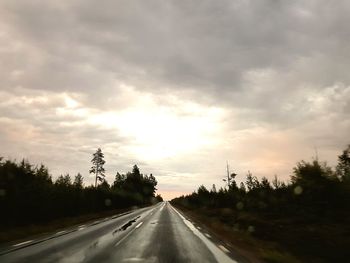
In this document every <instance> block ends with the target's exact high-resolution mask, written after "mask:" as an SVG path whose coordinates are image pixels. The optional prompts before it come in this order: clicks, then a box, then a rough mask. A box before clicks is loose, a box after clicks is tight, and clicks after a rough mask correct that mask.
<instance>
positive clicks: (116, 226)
mask: <svg viewBox="0 0 350 263" xmlns="http://www.w3.org/2000/svg"><path fill="white" fill-rule="evenodd" d="M200 231H201V230H199V229H198V228H196V227H195V226H194V225H193V224H192V223H191V222H190V221H188V220H187V219H185V218H184V217H183V215H181V214H180V213H179V212H178V211H177V210H176V209H175V208H174V207H172V206H171V205H170V204H169V203H168V202H163V203H159V204H157V205H155V206H151V207H147V208H142V209H138V210H135V211H133V212H131V213H128V214H125V215H122V216H118V217H115V218H107V219H105V220H101V221H100V222H95V223H94V224H90V225H81V226H79V227H78V228H75V229H69V230H67V231H60V232H58V233H56V234H55V235H53V236H50V237H46V238H44V239H40V240H27V241H24V242H21V243H19V244H14V245H12V246H11V247H7V248H3V249H2V250H1V251H0V262H2V263H5V262H101V263H102V262H201V263H202V262H203V263H205V262H238V261H235V260H233V259H232V254H231V253H230V252H229V251H228V250H227V249H226V248H225V247H224V246H223V245H222V244H220V242H215V241H213V240H212V239H211V237H210V236H209V235H208V234H205V233H202V232H200Z"/></svg>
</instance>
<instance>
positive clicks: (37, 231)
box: [0, 208, 132, 244]
mask: <svg viewBox="0 0 350 263" xmlns="http://www.w3.org/2000/svg"><path fill="white" fill-rule="evenodd" d="M130 210H132V208H129V209H116V210H109V211H102V212H99V213H92V214H85V215H81V216H75V217H65V218H60V219H56V220H53V221H50V222H47V223H43V224H32V225H26V226H17V227H8V226H7V227H4V226H0V244H4V243H9V242H14V241H21V240H23V239H36V238H40V237H42V236H45V235H48V234H54V233H56V232H58V231H62V230H64V229H67V228H74V227H77V226H79V225H82V224H89V223H92V222H93V221H95V220H99V219H102V218H105V217H109V216H113V215H116V214H121V213H124V212H127V211H130Z"/></svg>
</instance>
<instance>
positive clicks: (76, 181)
mask: <svg viewBox="0 0 350 263" xmlns="http://www.w3.org/2000/svg"><path fill="white" fill-rule="evenodd" d="M83 180H84V178H83V176H82V175H81V174H80V173H78V174H77V175H76V176H75V178H74V183H73V185H74V187H76V188H78V189H82V188H83Z"/></svg>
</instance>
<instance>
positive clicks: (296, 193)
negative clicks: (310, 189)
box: [294, 185, 303, 195]
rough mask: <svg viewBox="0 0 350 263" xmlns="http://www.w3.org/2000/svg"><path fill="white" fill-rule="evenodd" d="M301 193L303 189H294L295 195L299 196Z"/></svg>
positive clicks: (299, 187) (297, 187) (298, 187)
mask: <svg viewBox="0 0 350 263" xmlns="http://www.w3.org/2000/svg"><path fill="white" fill-rule="evenodd" d="M302 192H303V188H302V187H301V186H299V185H298V186H296V187H295V188H294V194H295V195H300V194H302Z"/></svg>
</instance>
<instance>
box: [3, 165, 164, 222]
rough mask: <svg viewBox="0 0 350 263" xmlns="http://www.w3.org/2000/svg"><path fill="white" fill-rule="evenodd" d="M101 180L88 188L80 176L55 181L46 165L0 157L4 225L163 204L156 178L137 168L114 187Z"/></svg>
mask: <svg viewBox="0 0 350 263" xmlns="http://www.w3.org/2000/svg"><path fill="white" fill-rule="evenodd" d="M100 181H101V183H100V184H99V185H98V186H97V187H95V186H87V187H85V186H84V184H83V176H82V175H81V174H79V173H78V174H77V175H76V176H75V177H74V178H71V176H70V175H69V174H66V175H61V176H59V177H58V178H57V180H56V181H53V180H52V177H51V175H50V174H49V172H48V169H47V168H46V167H45V166H44V165H40V166H33V165H31V164H30V163H29V162H28V161H26V160H22V161H21V162H19V163H17V162H15V161H11V160H4V159H3V158H0V207H1V217H0V223H1V226H2V227H6V226H21V225H27V224H33V223H44V222H48V221H50V220H53V219H57V218H62V217H67V216H77V215H82V214H87V213H96V212H101V211H104V210H109V209H123V208H128V207H131V206H144V205H149V204H153V203H156V202H159V201H162V198H161V196H160V195H157V196H156V195H155V191H156V185H157V180H156V179H155V177H154V176H153V175H152V174H151V175H149V176H148V175H143V174H141V173H140V170H139V168H138V167H137V166H136V165H134V167H133V169H132V172H128V173H126V174H119V173H117V175H116V177H115V181H114V182H113V184H112V185H109V184H108V182H107V181H106V180H105V179H104V178H102V180H100Z"/></svg>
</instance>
